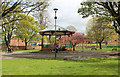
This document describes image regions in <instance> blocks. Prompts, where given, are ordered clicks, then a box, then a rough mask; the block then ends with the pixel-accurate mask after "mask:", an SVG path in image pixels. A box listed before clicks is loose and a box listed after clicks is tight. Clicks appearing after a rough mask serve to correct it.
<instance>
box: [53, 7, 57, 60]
mask: <svg viewBox="0 0 120 77" xmlns="http://www.w3.org/2000/svg"><path fill="white" fill-rule="evenodd" d="M53 10H54V11H55V17H54V19H55V58H56V55H57V54H56V53H57V52H56V19H57V16H56V13H57V10H58V9H57V8H54V9H53Z"/></svg>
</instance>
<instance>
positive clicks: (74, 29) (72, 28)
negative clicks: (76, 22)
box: [67, 25, 77, 31]
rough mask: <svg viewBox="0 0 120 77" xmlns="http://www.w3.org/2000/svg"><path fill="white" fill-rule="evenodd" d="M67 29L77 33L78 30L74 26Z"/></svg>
mask: <svg viewBox="0 0 120 77" xmlns="http://www.w3.org/2000/svg"><path fill="white" fill-rule="evenodd" d="M67 29H69V30H72V31H77V29H76V28H75V27H74V26H71V25H70V26H67Z"/></svg>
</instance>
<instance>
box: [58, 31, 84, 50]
mask: <svg viewBox="0 0 120 77" xmlns="http://www.w3.org/2000/svg"><path fill="white" fill-rule="evenodd" d="M66 38H67V39H66ZM84 38H85V37H84V34H81V33H74V34H73V35H72V36H63V37H62V38H61V39H60V40H61V42H65V43H70V44H71V45H72V47H73V51H75V46H76V45H77V44H79V43H83V41H84Z"/></svg>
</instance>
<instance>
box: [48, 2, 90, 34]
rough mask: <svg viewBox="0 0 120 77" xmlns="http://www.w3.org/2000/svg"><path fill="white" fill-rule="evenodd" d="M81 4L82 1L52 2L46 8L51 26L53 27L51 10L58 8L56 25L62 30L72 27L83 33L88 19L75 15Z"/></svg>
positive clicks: (53, 13)
mask: <svg viewBox="0 0 120 77" xmlns="http://www.w3.org/2000/svg"><path fill="white" fill-rule="evenodd" d="M81 2H82V0H52V1H51V3H50V6H49V7H48V13H49V15H50V20H51V24H52V25H54V16H55V12H54V10H53V9H54V8H58V11H57V17H58V18H57V25H59V26H62V27H64V28H65V27H67V26H69V25H72V26H74V27H75V28H76V29H77V31H78V32H81V33H85V29H86V24H87V21H88V20H89V19H90V17H88V18H84V19H83V18H82V15H79V14H78V13H77V11H78V8H80V3H81Z"/></svg>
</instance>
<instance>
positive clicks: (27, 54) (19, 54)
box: [1, 51, 118, 59]
mask: <svg viewBox="0 0 120 77" xmlns="http://www.w3.org/2000/svg"><path fill="white" fill-rule="evenodd" d="M116 53H118V52H117V51H77V52H72V51H60V52H59V53H57V58H66V59H88V58H101V57H103V58H118V56H117V55H114V56H113V55H111V54H116ZM54 55H55V54H54V52H44V51H39V52H38V51H16V52H13V53H6V52H1V57H2V59H17V58H54Z"/></svg>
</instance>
